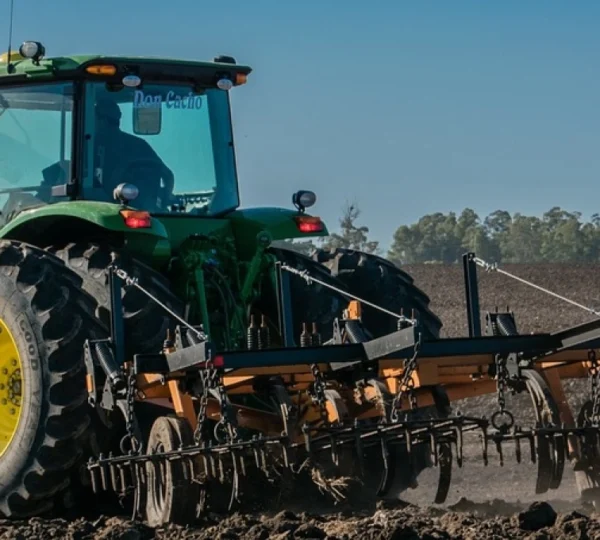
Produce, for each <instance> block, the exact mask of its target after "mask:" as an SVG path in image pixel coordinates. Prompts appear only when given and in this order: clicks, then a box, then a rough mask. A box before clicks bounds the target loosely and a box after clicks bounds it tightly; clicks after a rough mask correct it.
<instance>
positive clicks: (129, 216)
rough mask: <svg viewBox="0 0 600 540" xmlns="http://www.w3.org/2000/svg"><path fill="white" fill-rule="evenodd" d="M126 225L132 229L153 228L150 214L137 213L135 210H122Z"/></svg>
mask: <svg viewBox="0 0 600 540" xmlns="http://www.w3.org/2000/svg"><path fill="white" fill-rule="evenodd" d="M121 215H122V216H123V219H124V220H125V225H126V226H127V227H129V228H130V229H149V228H150V227H152V222H151V220H150V214H149V213H148V212H137V211H135V210H121Z"/></svg>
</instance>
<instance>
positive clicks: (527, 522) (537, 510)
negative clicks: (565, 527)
mask: <svg viewBox="0 0 600 540" xmlns="http://www.w3.org/2000/svg"><path fill="white" fill-rule="evenodd" d="M517 518H518V521H519V528H520V529H523V530H525V531H538V530H540V529H543V528H544V527H551V526H552V525H554V523H555V522H556V512H555V511H554V508H552V507H551V506H550V505H549V504H548V503H546V502H534V503H533V504H532V505H531V506H530V507H529V508H528V509H527V510H525V511H523V512H519V514H518V516H517Z"/></svg>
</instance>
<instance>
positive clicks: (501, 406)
mask: <svg viewBox="0 0 600 540" xmlns="http://www.w3.org/2000/svg"><path fill="white" fill-rule="evenodd" d="M495 363H496V394H497V400H498V410H497V411H496V412H495V413H494V414H492V418H491V423H492V426H493V427H494V428H495V429H497V430H499V431H506V430H508V429H510V428H511V427H512V426H513V425H514V423H515V419H514V416H513V415H512V413H511V412H510V411H508V410H507V409H506V398H505V395H506V391H507V389H508V377H509V374H508V369H507V368H506V357H505V356H503V355H501V354H497V355H496V360H495ZM502 419H504V423H500V422H499V420H502Z"/></svg>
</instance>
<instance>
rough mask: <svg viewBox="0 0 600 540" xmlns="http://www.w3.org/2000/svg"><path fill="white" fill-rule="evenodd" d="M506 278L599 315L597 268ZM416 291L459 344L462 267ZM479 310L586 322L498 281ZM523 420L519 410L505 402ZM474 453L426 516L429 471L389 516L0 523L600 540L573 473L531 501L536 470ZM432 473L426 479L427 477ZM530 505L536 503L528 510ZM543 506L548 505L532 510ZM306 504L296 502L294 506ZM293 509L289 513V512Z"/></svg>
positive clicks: (468, 409) (483, 407) (97, 532)
mask: <svg viewBox="0 0 600 540" xmlns="http://www.w3.org/2000/svg"><path fill="white" fill-rule="evenodd" d="M502 268H503V269H504V270H506V271H508V272H511V273H515V274H517V275H518V276H519V277H521V278H523V279H526V280H530V281H532V282H534V283H536V284H538V285H540V286H543V287H547V288H549V289H551V290H553V291H555V292H557V293H559V294H561V295H564V296H567V297H569V298H571V299H572V300H575V301H577V302H580V303H582V304H584V305H587V306H591V307H596V306H598V307H600V265H587V266H586V265H579V266H575V265H536V266H524V265H513V266H503V267H502ZM405 270H407V271H408V272H409V273H411V275H412V276H413V277H414V280H415V282H416V284H417V285H418V286H420V287H421V288H422V289H423V290H424V291H425V292H426V293H427V294H428V295H429V296H430V298H431V301H432V304H431V305H432V308H433V310H434V311H435V312H436V313H437V314H438V315H439V316H440V317H441V319H442V321H443V322H444V329H443V336H448V337H459V336H466V334H467V327H466V314H465V300H464V284H463V278H462V268H461V267H446V266H440V265H422V266H407V267H405ZM480 294H481V308H482V311H485V310H494V309H495V307H496V306H498V307H499V308H500V309H504V308H505V307H506V306H507V305H508V306H509V307H510V309H512V310H513V311H514V312H515V315H516V319H517V325H518V328H519V331H520V332H521V333H528V332H544V331H552V330H557V329H560V328H566V327H569V326H572V325H575V324H578V323H581V322H584V321H586V320H590V319H591V318H592V317H593V315H590V314H589V313H586V312H585V311H583V310H581V309H579V308H576V307H573V306H570V305H569V304H567V303H565V302H563V301H561V300H559V299H556V298H553V297H551V296H549V295H547V294H544V293H543V292H540V291H538V290H535V289H533V288H530V287H527V286H526V285H524V284H521V283H518V282H516V281H514V280H512V279H510V278H508V277H505V276H503V275H500V274H497V273H491V274H487V273H485V272H483V271H481V272H480ZM567 389H568V392H569V393H570V402H571V404H572V406H574V407H577V406H578V404H579V403H580V401H581V396H582V392H583V391H585V390H587V386H586V383H585V382H583V383H579V382H577V383H575V382H573V383H569V384H568V385H567ZM494 400H495V397H494V396H486V397H483V398H474V399H471V400H466V401H464V402H458V403H456V404H455V405H456V407H458V408H459V409H460V410H461V411H462V412H464V413H472V414H476V415H487V416H489V415H490V414H491V413H492V412H493V411H494V409H495V406H496V403H495V401H494ZM508 405H509V407H511V406H512V407H513V408H514V410H516V411H517V412H519V411H520V412H523V413H524V414H525V416H527V412H526V409H527V406H528V404H527V401H523V399H516V400H514V401H512V402H509V404H508ZM479 455H480V454H479V448H478V446H477V445H475V444H471V443H467V445H466V448H465V461H464V465H463V467H462V468H455V471H454V473H453V474H454V478H453V483H452V487H451V491H450V496H449V498H448V501H447V503H446V504H445V505H444V506H442V507H433V506H431V504H430V500H431V499H430V497H431V496H432V493H433V490H434V480H435V478H434V473H435V470H432V471H426V472H425V473H424V474H423V475H422V476H421V477H420V484H421V485H420V486H419V488H418V489H416V490H414V491H410V492H408V493H405V494H403V500H404V501H406V502H399V503H398V504H397V505H396V506H395V507H390V506H389V504H387V505H385V506H380V507H379V508H378V509H377V510H375V511H373V510H365V511H362V512H361V511H354V512H352V513H347V512H332V511H317V509H315V508H310V507H311V506H314V505H308V507H309V509H310V512H311V513H302V511H300V510H297V509H287V510H284V511H281V509H274V510H273V512H272V513H263V514H251V515H250V514H249V515H239V514H236V515H233V516H230V517H227V518H224V517H222V516H216V515H213V516H210V517H208V518H207V519H206V521H205V522H203V523H199V524H197V525H196V526H195V528H193V529H192V528H190V529H185V530H184V529H180V528H177V527H166V528H163V529H159V530H152V529H149V528H147V527H145V526H143V525H141V524H137V523H131V522H130V521H128V520H127V519H126V518H124V517H111V518H109V517H104V516H98V517H97V519H92V520H83V519H80V520H76V521H71V522H68V521H62V520H53V521H45V520H40V519H34V520H31V521H30V522H29V523H22V524H13V523H8V522H0V539H4V538H73V539H75V538H77V539H84V538H90V539H91V538H103V539H113V538H114V539H116V538H121V539H128V540H133V539H138V538H139V539H142V538H173V539H175V538H197V539H204V538H206V539H209V538H214V539H218V538H222V539H225V538H227V539H229V538H232V539H233V538H247V539H256V540H258V539H261V540H262V539H267V538H273V539H292V538H329V539H332V540H333V539H334V538H337V539H342V538H362V539H365V540H366V539H380V538H382V539H383V538H393V539H412V538H415V539H416V538H427V539H431V540H432V539H446V538H462V539H477V540H480V539H485V538H531V539H539V540H541V539H547V538H573V539H575V538H578V539H584V538H600V521H599V519H598V518H599V517H600V516H599V515H598V514H596V513H594V512H593V510H592V509H591V508H590V507H588V506H585V505H583V504H581V503H580V502H579V501H578V493H577V489H576V487H575V483H574V478H573V473H572V471H571V469H570V467H569V466H568V465H567V470H566V472H565V478H564V481H563V485H562V486H561V487H560V488H559V489H558V490H556V491H553V492H550V493H547V494H545V495H543V496H538V495H536V494H535V492H534V485H535V472H536V466H535V465H532V464H531V463H528V462H527V460H524V462H523V463H521V464H517V463H516V461H515V460H514V458H513V457H512V456H506V462H505V465H504V467H500V466H499V465H498V459H497V455H496V454H495V453H494V451H493V449H492V450H491V451H490V464H489V466H487V467H485V466H484V465H483V464H482V463H481V460H480V457H479ZM430 472H431V473H432V474H430ZM536 501H537V502H536ZM540 501H546V502H540ZM302 502H304V503H307V502H308V501H299V503H302ZM292 510H293V511H292Z"/></svg>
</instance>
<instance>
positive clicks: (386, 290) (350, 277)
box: [313, 248, 442, 339]
mask: <svg viewBox="0 0 600 540" xmlns="http://www.w3.org/2000/svg"><path fill="white" fill-rule="evenodd" d="M313 258H314V260H316V261H318V262H320V263H321V264H323V265H324V266H326V267H327V268H328V269H329V271H330V272H331V274H332V276H334V277H336V278H338V279H339V280H340V281H341V282H342V283H344V285H345V286H346V287H347V289H348V290H349V291H350V292H351V293H352V294H354V295H356V296H359V297H360V298H363V299H365V300H368V301H369V302H372V303H374V304H376V305H378V306H381V307H383V308H385V309H388V310H390V311H393V312H395V313H399V312H400V310H403V311H404V315H405V316H407V317H410V316H411V314H412V311H413V310H414V312H415V317H416V318H417V319H418V320H419V323H420V326H421V330H422V332H423V339H437V338H439V336H440V330H441V328H442V321H441V320H440V319H439V317H438V316H437V315H435V313H433V312H432V311H431V309H430V307H429V303H430V299H429V297H428V296H427V294H425V292H423V291H422V290H421V289H420V288H419V287H417V286H416V285H415V284H414V281H413V278H412V277H411V276H410V275H409V274H407V273H406V272H404V271H403V270H401V269H400V268H398V267H397V266H396V265H394V264H393V263H392V262H390V261H388V260H386V259H383V258H381V257H378V256H376V255H372V254H369V253H363V252H361V251H357V250H353V249H346V248H336V249H333V250H318V251H317V252H316V253H315V254H314V255H313ZM362 318H363V323H364V325H365V326H366V327H367V328H368V329H369V331H370V332H371V333H372V334H373V336H374V337H380V336H384V335H386V334H389V333H391V332H394V331H395V330H396V329H397V323H396V321H395V320H394V319H393V318H392V317H391V316H389V315H387V314H385V313H382V312H381V311H378V310H376V309H374V308H372V307H370V306H363V317H362Z"/></svg>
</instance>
